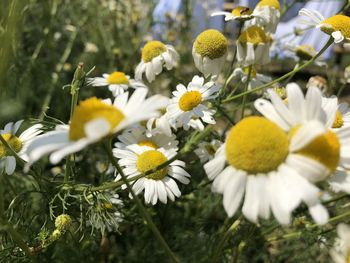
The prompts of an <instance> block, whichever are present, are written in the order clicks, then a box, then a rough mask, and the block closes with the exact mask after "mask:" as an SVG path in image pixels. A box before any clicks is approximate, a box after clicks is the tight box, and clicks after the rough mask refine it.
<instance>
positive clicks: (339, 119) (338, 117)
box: [332, 111, 344, 128]
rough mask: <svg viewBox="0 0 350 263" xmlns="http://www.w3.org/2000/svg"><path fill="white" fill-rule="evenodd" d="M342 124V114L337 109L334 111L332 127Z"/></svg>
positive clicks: (338, 126) (339, 126)
mask: <svg viewBox="0 0 350 263" xmlns="http://www.w3.org/2000/svg"><path fill="white" fill-rule="evenodd" d="M343 124H344V120H343V115H342V114H341V112H340V111H337V112H336V113H335V119H334V122H333V125H332V128H341V127H342V126H343Z"/></svg>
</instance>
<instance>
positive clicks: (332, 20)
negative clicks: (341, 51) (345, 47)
mask: <svg viewBox="0 0 350 263" xmlns="http://www.w3.org/2000/svg"><path fill="white" fill-rule="evenodd" d="M299 15H301V16H306V17H308V18H310V20H301V21H300V23H303V24H306V25H310V26H314V27H317V28H319V29H321V31H323V32H324V33H326V34H328V35H331V36H332V37H333V38H334V43H340V42H342V41H345V42H349V41H350V27H349V24H350V17H348V16H345V15H335V16H331V17H329V18H327V19H326V18H324V17H323V15H322V14H321V13H319V12H318V11H316V10H310V9H306V8H302V9H301V10H300V11H299Z"/></svg>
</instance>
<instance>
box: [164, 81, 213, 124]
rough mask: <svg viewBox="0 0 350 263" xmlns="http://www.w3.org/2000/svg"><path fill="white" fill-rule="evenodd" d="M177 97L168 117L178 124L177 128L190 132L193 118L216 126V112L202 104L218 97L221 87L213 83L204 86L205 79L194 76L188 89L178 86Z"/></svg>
mask: <svg viewBox="0 0 350 263" xmlns="http://www.w3.org/2000/svg"><path fill="white" fill-rule="evenodd" d="M176 89H177V90H176V91H174V92H173V95H174V96H175V97H174V98H173V99H172V102H171V103H170V105H169V106H168V107H167V115H168V117H169V119H170V121H174V122H175V123H176V127H183V128H184V129H185V130H188V129H189V127H190V125H189V123H190V121H191V119H193V118H198V119H201V120H202V121H203V122H206V123H210V124H215V120H214V118H213V115H214V113H215V111H214V110H210V109H209V108H208V107H206V106H204V105H203V104H202V103H203V102H204V101H206V100H210V99H213V98H215V97H216V96H217V91H219V89H220V86H218V85H216V84H215V83H214V82H213V81H209V82H207V83H205V84H204V78H201V77H199V76H194V77H193V79H192V81H191V82H190V83H189V84H188V87H187V88H186V87H185V86H184V85H182V84H179V85H177V86H176Z"/></svg>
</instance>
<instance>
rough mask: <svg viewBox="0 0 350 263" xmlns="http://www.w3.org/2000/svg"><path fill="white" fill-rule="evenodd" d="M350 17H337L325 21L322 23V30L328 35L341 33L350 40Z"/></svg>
mask: <svg viewBox="0 0 350 263" xmlns="http://www.w3.org/2000/svg"><path fill="white" fill-rule="evenodd" d="M349 25H350V17H348V16H344V15H335V16H331V17H330V18H327V19H325V20H324V21H323V22H322V23H321V30H322V31H323V32H325V33H326V34H329V35H330V34H332V33H333V32H334V31H340V32H341V33H342V35H343V36H344V37H345V38H347V39H350V26H349Z"/></svg>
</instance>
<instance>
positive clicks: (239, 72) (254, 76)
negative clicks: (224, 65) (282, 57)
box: [233, 67, 271, 90]
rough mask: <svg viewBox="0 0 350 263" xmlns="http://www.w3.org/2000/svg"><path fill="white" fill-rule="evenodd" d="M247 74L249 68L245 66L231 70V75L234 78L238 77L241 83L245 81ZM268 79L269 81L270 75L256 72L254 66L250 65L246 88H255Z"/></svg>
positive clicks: (267, 81)
mask: <svg viewBox="0 0 350 263" xmlns="http://www.w3.org/2000/svg"><path fill="white" fill-rule="evenodd" d="M248 74H249V68H247V67H245V68H236V69H235V70H234V71H233V76H234V77H235V78H236V79H239V80H240V81H241V82H242V83H246V82H247V78H248ZM270 81H271V78H270V77H268V76H265V75H263V74H259V73H257V72H256V69H255V67H252V70H251V73H250V80H249V83H248V90H251V89H254V88H257V87H259V86H261V85H264V84H266V83H269V82H270Z"/></svg>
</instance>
